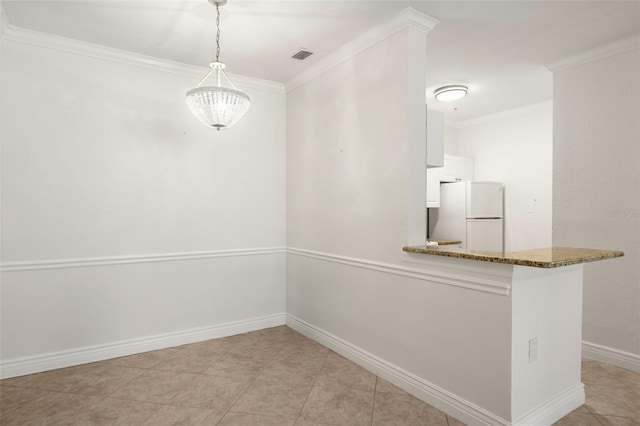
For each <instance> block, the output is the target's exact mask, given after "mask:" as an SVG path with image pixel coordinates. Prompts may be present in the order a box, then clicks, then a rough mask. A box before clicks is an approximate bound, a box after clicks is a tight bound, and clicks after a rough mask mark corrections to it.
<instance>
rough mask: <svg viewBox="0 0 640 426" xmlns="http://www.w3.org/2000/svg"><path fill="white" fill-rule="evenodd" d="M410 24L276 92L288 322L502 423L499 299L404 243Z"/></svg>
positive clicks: (506, 308) (505, 391) (504, 394)
mask: <svg viewBox="0 0 640 426" xmlns="http://www.w3.org/2000/svg"><path fill="white" fill-rule="evenodd" d="M412 31H414V30H413V29H411V30H408V29H405V30H402V31H400V32H398V33H396V34H394V35H392V36H389V37H388V38H386V39H384V40H382V41H380V42H379V43H377V44H375V45H373V46H371V47H369V48H368V49H366V50H364V51H362V52H361V53H358V54H356V55H355V56H353V57H351V58H349V59H348V60H345V61H343V62H341V63H340V64H339V65H336V66H335V67H333V68H331V69H329V70H328V71H326V72H325V73H323V74H321V75H319V76H317V77H316V78H315V79H313V80H311V81H309V82H307V83H306V84H303V85H301V86H299V87H298V88H296V89H295V90H293V91H290V92H289V93H288V94H287V206H288V207H287V214H288V222H287V223H288V246H289V247H292V248H293V249H292V251H293V252H292V253H290V254H289V256H288V261H287V271H288V275H287V315H288V317H289V320H288V322H289V321H290V320H291V323H292V324H305V325H304V327H305V328H306V329H307V330H313V332H315V333H318V335H323V336H325V335H327V334H328V335H331V336H335V339H339V340H340V341H342V342H346V343H345V345H346V346H347V347H349V348H351V350H352V352H351V354H353V353H356V352H357V353H361V352H358V351H366V352H367V353H369V354H373V355H372V357H373V358H375V359H377V360H383V361H384V364H385V365H394V366H396V367H397V368H398V369H400V370H394V371H405V372H407V373H406V374H407V375H409V376H410V377H412V379H410V381H411V383H421V384H423V385H422V386H423V387H422V388H421V389H423V390H425V393H424V394H420V395H421V397H424V398H426V399H427V400H428V401H429V402H431V403H433V404H435V405H436V406H440V407H442V408H445V409H447V410H451V409H452V406H451V405H450V404H449V402H447V403H445V402H444V401H451V399H450V396H451V395H454V396H455V398H457V399H455V400H456V401H466V402H461V403H460V406H465V407H467V408H468V409H469V410H471V411H473V410H474V409H476V408H477V407H483V409H485V410H487V412H489V413H492V414H493V415H496V416H502V417H503V418H509V416H510V394H509V385H510V381H509V353H510V352H509V344H510V338H509V334H510V329H509V322H508V315H509V313H510V301H509V298H508V297H506V296H505V295H498V294H491V293H488V292H483V291H474V290H468V289H464V288H460V287H458V286H455V285H453V286H452V285H450V283H451V281H450V280H447V279H445V278H444V276H449V277H451V275H447V274H446V273H444V271H445V270H446V269H447V266H445V265H449V261H450V260H451V259H438V260H436V261H431V262H430V261H429V260H427V259H424V258H425V256H422V255H415V256H407V255H406V254H404V253H403V252H402V247H403V246H404V245H406V241H407V240H406V229H407V226H408V223H407V222H408V215H407V206H408V202H407V200H408V197H409V191H410V189H409V188H408V185H407V179H408V176H409V173H408V169H409V168H410V167H409V164H410V161H411V159H410V158H409V156H408V152H409V150H410V147H409V145H410V143H411V141H410V139H408V133H409V132H408V131H407V128H408V127H409V126H408V125H407V118H406V117H407V116H408V115H409V112H410V111H412V110H415V111H421V112H423V111H424V99H422V100H420V99H418V100H417V102H415V103H412V101H410V100H409V97H408V89H409V88H410V87H411V84H412V83H413V81H412V78H410V77H409V75H410V73H409V71H408V70H407V68H406V67H405V65H404V64H407V63H408V60H407V58H408V56H411V55H423V52H424V51H425V50H424V47H422V48H420V46H416V47H415V49H416V50H413V49H412V48H411V47H410V46H411V45H410V43H409V40H408V39H410V37H411V32H412ZM422 37H424V35H423V36H422ZM423 43H424V41H423ZM424 44H426V43H424ZM380 58H385V60H384V61H382V62H381V61H380ZM419 74H420V73H415V75H416V76H417V77H416V78H417V79H418V80H419V82H418V84H424V80H423V76H424V72H422V74H421V76H418V75H419ZM381 81H384V82H385V84H380V82H381ZM422 93H424V90H423V91H422ZM422 117H424V113H422ZM424 125H425V123H424V122H423V123H422V126H423V127H424ZM423 141H424V139H423ZM422 143H424V142H422ZM423 159H424V155H423V156H422V157H421V159H420V161H421V163H418V165H417V167H418V168H419V169H422V170H424V163H423ZM423 181H424V180H423ZM422 191H423V193H424V188H422ZM422 206H424V204H423V205H422ZM422 211H424V210H423V208H422ZM472 266H474V265H470V267H472ZM477 266H478V267H481V266H482V265H477ZM414 268H415V269H414ZM439 268H440V269H439ZM462 269H464V268H462ZM438 270H441V271H443V274H444V275H439V273H436V271H438ZM423 274H424V275H423ZM434 274H435V275H434ZM466 279H468V280H469V281H471V282H472V281H473V280H474V279H475V278H469V277H467V278H466ZM485 279H488V278H486V277H485ZM491 279H496V277H492V278H491ZM334 341H335V340H334ZM344 347H345V346H342V348H344ZM374 365H375V366H379V365H380V364H374ZM396 367H394V368H396ZM385 371H388V370H382V371H378V370H376V372H377V373H379V374H382V375H384V373H385ZM385 377H387V376H385ZM393 377H395V378H396V379H397V377H398V376H393ZM393 377H391V378H393ZM388 378H389V377H388ZM407 383H408V382H404V384H405V385H406V384H407ZM442 390H444V391H442ZM441 392H442V393H441ZM445 394H446V395H449V396H444V395H445ZM434 395H438V397H434ZM465 404H466V405H465ZM472 407H475V408H472Z"/></svg>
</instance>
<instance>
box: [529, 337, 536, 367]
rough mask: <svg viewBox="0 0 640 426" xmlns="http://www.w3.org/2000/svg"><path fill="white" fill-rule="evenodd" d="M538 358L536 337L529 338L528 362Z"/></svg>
mask: <svg viewBox="0 0 640 426" xmlns="http://www.w3.org/2000/svg"><path fill="white" fill-rule="evenodd" d="M537 359H538V338H537V337H534V338H533V339H529V364H531V363H532V362H534V361H536V360H537Z"/></svg>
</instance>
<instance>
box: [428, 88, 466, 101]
mask: <svg viewBox="0 0 640 426" xmlns="http://www.w3.org/2000/svg"><path fill="white" fill-rule="evenodd" d="M468 90H469V88H468V87H467V86H462V85H459V84H453V85H450V86H443V87H440V88H439V89H436V90H435V92H433V93H434V94H435V95H436V99H437V100H439V101H442V102H451V101H457V100H458V99H462V98H464V97H465V96H466V95H467V91H468Z"/></svg>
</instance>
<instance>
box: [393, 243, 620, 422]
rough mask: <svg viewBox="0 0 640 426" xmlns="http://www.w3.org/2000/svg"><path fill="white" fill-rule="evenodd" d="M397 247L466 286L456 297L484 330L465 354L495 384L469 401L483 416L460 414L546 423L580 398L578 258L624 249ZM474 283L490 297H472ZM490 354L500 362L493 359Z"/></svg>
mask: <svg viewBox="0 0 640 426" xmlns="http://www.w3.org/2000/svg"><path fill="white" fill-rule="evenodd" d="M403 251H404V252H406V253H407V256H408V257H409V259H408V260H407V262H414V263H423V266H425V267H426V266H427V264H428V265H429V266H428V267H430V268H434V270H437V269H439V268H440V270H446V271H447V273H449V274H451V276H452V277H455V279H456V280H457V281H458V283H459V284H458V285H460V286H464V287H466V288H467V289H468V291H466V292H464V293H461V294H460V299H459V300H458V301H456V303H458V304H460V305H462V306H469V307H473V309H475V312H474V314H473V315H471V314H470V315H469V318H467V320H468V326H469V327H474V328H477V329H479V330H489V331H488V334H489V335H490V336H487V340H491V341H492V344H486V345H484V346H482V347H478V348H477V349H478V351H477V352H476V353H473V354H468V357H469V358H467V359H483V360H486V361H485V363H486V364H487V368H489V369H492V370H493V371H492V372H491V374H490V377H492V379H493V378H495V380H497V381H499V383H500V386H499V389H500V391H499V392H497V393H496V394H495V395H494V397H493V398H487V399H486V401H484V403H478V402H475V404H477V405H479V406H480V409H478V410H477V411H476V412H482V411H484V412H485V413H486V414H487V416H486V417H484V416H476V417H475V418H473V417H471V418H465V419H464V420H465V421H466V422H468V423H469V424H507V425H550V424H552V423H554V422H555V421H557V420H558V419H559V418H561V417H563V416H565V415H566V414H568V413H570V412H571V411H573V410H574V409H576V408H578V407H580V406H581V405H582V404H584V401H585V394H584V387H583V384H582V383H581V377H580V366H581V354H582V277H583V268H584V266H583V265H584V263H587V262H594V261H599V260H605V259H612V258H616V257H621V256H623V255H624V253H623V252H621V251H609V250H594V249H581V248H568V247H552V248H545V249H537V250H526V251H519V252H486V251H477V250H468V249H461V248H457V247H451V246H449V247H446V246H445V247H443V246H435V247H432V246H417V247H404V248H403ZM424 255H427V256H424ZM424 262H427V263H424ZM603 284H606V283H603ZM478 290H479V291H481V292H484V293H493V296H492V297H491V298H490V299H487V298H486V297H485V298H480V297H478V296H475V295H474V293H477V291H478ZM483 322H484V324H485V325H486V327H485V325H483ZM489 324H490V325H489ZM445 326H446V325H445ZM485 332H487V331H485ZM496 359H499V360H500V362H496V363H493V361H494V360H496ZM492 363H493V364H492ZM457 367H458V368H460V369H461V370H462V369H464V368H465V366H464V365H458V366H457ZM486 383H487V382H486V378H485V379H484V382H483V381H482V380H478V382H477V383H473V384H471V383H467V385H466V386H473V387H475V386H477V387H479V388H482V387H483V386H485V385H486ZM470 402H471V401H470ZM498 406H501V407H500V409H497V407H498ZM498 413H500V415H499V416H496V414H498Z"/></svg>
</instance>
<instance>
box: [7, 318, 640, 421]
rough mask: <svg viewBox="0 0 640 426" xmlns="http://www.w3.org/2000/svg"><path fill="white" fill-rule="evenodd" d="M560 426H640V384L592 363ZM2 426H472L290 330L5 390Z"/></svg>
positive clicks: (12, 384)
mask: <svg viewBox="0 0 640 426" xmlns="http://www.w3.org/2000/svg"><path fill="white" fill-rule="evenodd" d="M583 381H584V383H585V385H586V392H587V403H586V404H585V405H584V406H583V407H580V408H579V409H577V410H576V411H574V412H573V413H571V414H570V415H568V416H566V417H565V418H564V419H562V420H561V421H560V422H558V423H557V424H559V425H587V426H588V425H616V426H618V425H625V426H629V425H636V426H637V425H640V374H638V373H633V372H630V371H627V370H623V369H620V368H617V367H613V366H610V365H606V364H601V363H598V362H595V361H588V360H585V361H584V365H583ZM0 424H2V425H53V424H55V425H83V426H85V425H86V426H89V425H154V426H162V425H218V426H232V425H242V426H271V425H272V426H286V425H290V426H293V425H296V426H321V425H343V426H361V425H362V426H365V425H366V426H393V425H406V426H420V425H435V426H438V425H442V426H453V425H461V424H462V423H461V422H459V421H457V420H456V419H454V418H452V417H450V416H447V415H446V414H445V413H443V412H442V411H439V410H437V409H435V408H434V407H432V406H430V405H428V404H426V403H424V402H422V401H420V400H418V399H416V398H414V397H413V396H411V395H409V394H407V393H405V392H404V391H402V390H400V389H399V388H397V387H395V386H394V385H392V384H390V383H389V382H386V381H384V380H383V379H381V378H379V377H376V376H375V375H373V374H371V373H369V372H368V371H366V370H364V369H362V368H361V367H359V366H357V365H356V364H354V363H352V362H350V361H348V360H346V359H345V358H343V357H341V356H339V355H338V354H336V353H335V352H332V351H330V350H329V349H327V348H325V347H323V346H321V345H319V344H317V343H315V342H313V341H311V340H309V339H307V338H306V337H304V336H302V335H300V334H298V333H296V332H295V331H293V330H291V329H290V328H287V327H284V326H283V327H275V328H271V329H267V330H261V331H257V332H253V333H247V334H242V335H238V336H233V337H227V338H222V339H216V340H210V341H206V342H201V343H195V344H191V345H185V346H180V347H176V348H170V349H164V350H160V351H154V352H147V353H143V354H139V355H132V356H128V357H124V358H118V359H112V360H108V361H103V362H96V363H92V364H86V365H81V366H77V367H71V368H65V369H61V370H54V371H49V372H45V373H39V374H33V375H30V376H23V377H17V378H13V379H6V380H3V381H0Z"/></svg>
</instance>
